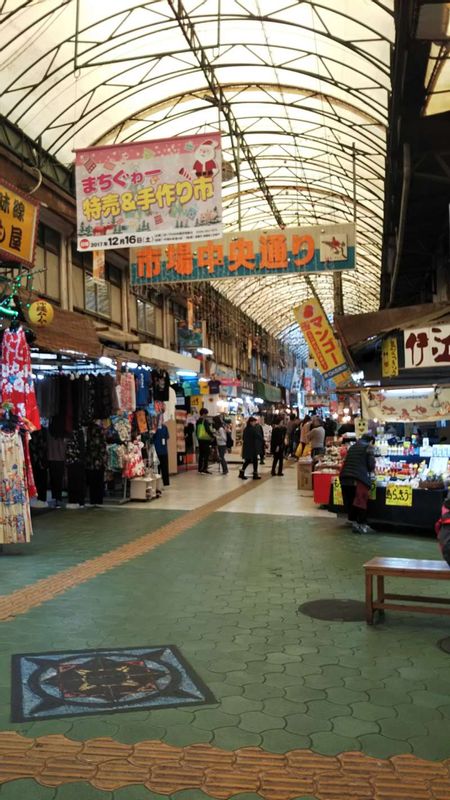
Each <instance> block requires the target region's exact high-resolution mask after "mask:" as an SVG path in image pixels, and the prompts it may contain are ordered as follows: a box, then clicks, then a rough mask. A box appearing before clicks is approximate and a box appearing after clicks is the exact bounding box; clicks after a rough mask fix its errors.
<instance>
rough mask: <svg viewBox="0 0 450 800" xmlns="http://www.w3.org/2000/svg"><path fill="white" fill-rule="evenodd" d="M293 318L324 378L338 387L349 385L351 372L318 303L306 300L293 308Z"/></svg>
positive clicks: (314, 300) (313, 300)
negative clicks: (329, 379)
mask: <svg viewBox="0 0 450 800" xmlns="http://www.w3.org/2000/svg"><path fill="white" fill-rule="evenodd" d="M294 316H295V318H296V320H297V322H298V324H299V325H300V328H301V330H302V333H303V335H304V337H305V339H306V342H307V344H308V347H309V350H310V353H311V356H312V358H313V359H314V361H315V362H316V364H317V366H318V369H319V370H320V372H321V373H322V375H323V376H324V378H332V379H333V380H334V382H335V383H336V384H338V385H339V384H344V383H349V382H350V381H351V377H352V376H351V372H350V370H349V368H348V365H347V363H346V361H345V359H344V356H343V353H342V350H341V348H340V346H339V344H338V342H337V340H336V337H335V335H334V333H333V330H332V328H331V325H330V323H329V322H328V319H327V316H326V314H325V311H324V310H323V308H322V306H321V305H320V303H319V301H318V300H316V299H312V300H306V301H305V302H304V303H302V304H301V305H300V306H296V307H295V308H294Z"/></svg>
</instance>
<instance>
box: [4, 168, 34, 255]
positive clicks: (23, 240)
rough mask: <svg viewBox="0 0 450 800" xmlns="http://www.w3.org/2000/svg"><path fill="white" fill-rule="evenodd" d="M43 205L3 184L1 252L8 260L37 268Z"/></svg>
mask: <svg viewBox="0 0 450 800" xmlns="http://www.w3.org/2000/svg"><path fill="white" fill-rule="evenodd" d="M38 220H39V204H38V203H37V202H36V201H35V200H32V199H31V198H30V197H28V195H26V194H22V192H19V190H18V189H16V188H14V186H10V184H8V183H6V182H5V181H2V182H1V183H0V253H2V254H3V255H6V258H7V259H8V260H10V259H11V260H13V261H20V262H21V263H22V264H24V265H25V266H28V267H32V266H33V265H34V251H35V248H36V236H37V225H38Z"/></svg>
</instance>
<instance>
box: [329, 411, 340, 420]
mask: <svg viewBox="0 0 450 800" xmlns="http://www.w3.org/2000/svg"><path fill="white" fill-rule="evenodd" d="M331 416H332V417H333V419H339V414H337V413H336V411H335V412H334V414H332V415H331Z"/></svg>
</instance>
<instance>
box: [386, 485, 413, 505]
mask: <svg viewBox="0 0 450 800" xmlns="http://www.w3.org/2000/svg"><path fill="white" fill-rule="evenodd" d="M412 500H413V490H412V486H402V484H400V483H388V485H387V486H386V505H387V506H409V507H411V506H412Z"/></svg>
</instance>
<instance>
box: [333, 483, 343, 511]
mask: <svg viewBox="0 0 450 800" xmlns="http://www.w3.org/2000/svg"><path fill="white" fill-rule="evenodd" d="M333 505H334V506H343V505H344V498H343V497H342V487H341V482H340V480H339V478H334V480H333Z"/></svg>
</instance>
